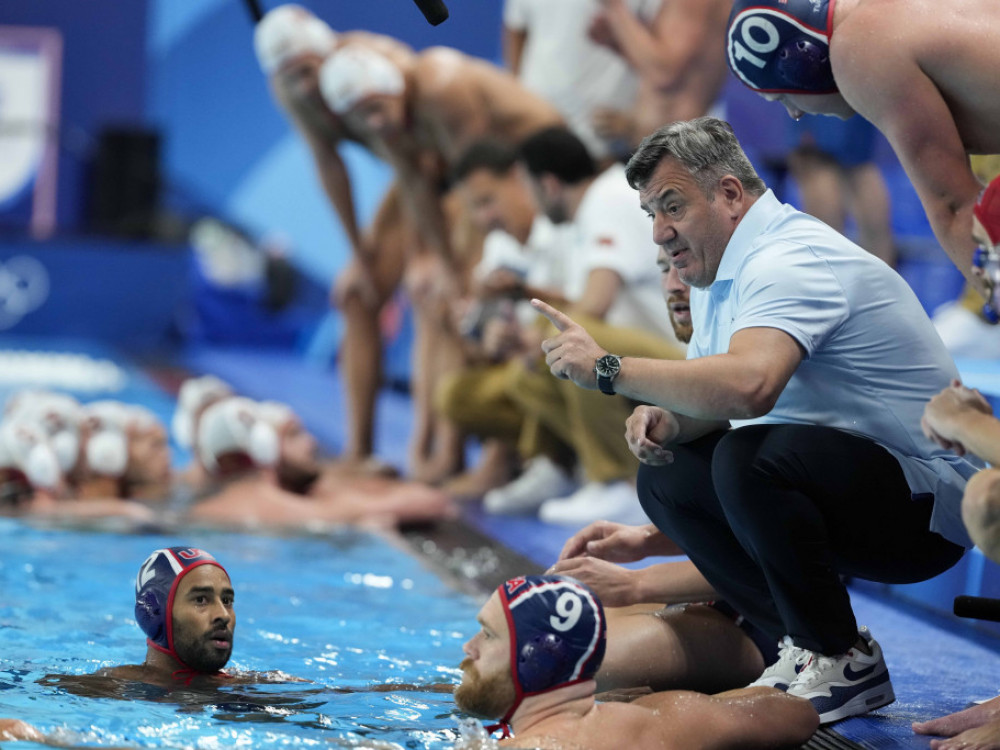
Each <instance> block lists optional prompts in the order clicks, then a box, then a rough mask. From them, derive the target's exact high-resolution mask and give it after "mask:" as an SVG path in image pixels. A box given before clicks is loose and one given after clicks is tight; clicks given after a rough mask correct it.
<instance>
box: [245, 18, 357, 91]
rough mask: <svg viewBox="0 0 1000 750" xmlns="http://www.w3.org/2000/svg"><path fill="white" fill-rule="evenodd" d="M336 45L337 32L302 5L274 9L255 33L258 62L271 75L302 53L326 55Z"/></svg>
mask: <svg viewBox="0 0 1000 750" xmlns="http://www.w3.org/2000/svg"><path fill="white" fill-rule="evenodd" d="M336 44H337V34H336V32H335V31H334V30H333V29H331V28H330V27H329V26H328V25H327V24H326V23H325V22H323V21H321V20H320V19H319V18H317V17H316V16H314V15H313V14H312V13H310V12H309V11H308V10H306V9H305V8H303V7H302V6H301V5H281V6H278V7H277V8H275V9H274V10H272V11H270V12H269V13H268V14H267V15H266V16H264V17H263V18H262V19H261V20H260V23H258V24H257V28H256V29H255V30H254V35H253V46H254V50H256V52H257V61H258V62H259V63H260V67H261V70H263V71H264V72H265V73H267V74H271V73H274V72H275V71H277V70H280V69H281V68H282V67H284V66H285V65H286V64H287V63H289V62H291V61H292V60H294V59H295V58H297V57H301V56H302V55H307V54H315V55H319V56H320V57H324V58H325V57H326V56H327V55H329V54H330V53H331V52H332V51H333V49H334V47H335V46H336Z"/></svg>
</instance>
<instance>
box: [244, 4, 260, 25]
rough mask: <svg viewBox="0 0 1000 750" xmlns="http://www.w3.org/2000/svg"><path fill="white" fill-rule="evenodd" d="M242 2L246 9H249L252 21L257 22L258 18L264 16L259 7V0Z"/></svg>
mask: <svg viewBox="0 0 1000 750" xmlns="http://www.w3.org/2000/svg"><path fill="white" fill-rule="evenodd" d="M243 2H244V4H245V5H246V6H247V11H249V13H250V18H252V19H253V22H254V23H259V22H260V19H262V18H263V17H264V11H262V10H261V9H260V0H243Z"/></svg>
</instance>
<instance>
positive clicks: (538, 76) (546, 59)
mask: <svg viewBox="0 0 1000 750" xmlns="http://www.w3.org/2000/svg"><path fill="white" fill-rule="evenodd" d="M627 3H628V6H629V9H630V10H631V11H632V12H633V13H635V14H637V15H638V16H639V17H641V18H642V19H643V20H645V21H647V22H648V21H650V20H651V19H652V18H653V17H654V16H655V15H656V13H657V12H658V11H659V8H660V0H627ZM600 8H601V3H600V0H507V1H506V3H505V4H504V12H503V21H504V26H506V27H507V28H508V29H511V30H515V31H525V32H527V40H526V42H525V45H524V51H523V52H522V55H521V71H520V76H519V77H520V80H521V83H523V84H524V86H525V88H527V89H528V90H530V91H533V92H534V93H536V94H538V95H539V96H541V97H542V98H543V99H545V100H546V101H548V102H550V103H551V104H552V105H553V106H555V108H556V109H558V110H559V112H560V113H561V114H562V116H563V117H565V118H566V122H567V123H568V124H569V127H570V129H571V130H573V132H574V133H576V134H577V136H579V138H580V140H582V141H583V142H584V143H585V144H586V145H587V148H588V149H589V150H590V151H591V153H592V154H593V155H594V157H595V158H598V159H602V158H604V157H605V156H607V155H608V153H609V149H608V145H607V144H606V143H605V142H604V141H603V140H601V138H600V137H599V136H598V135H597V133H595V132H594V126H593V124H592V123H591V118H592V116H593V113H594V110H595V109H596V108H598V107H609V108H611V109H618V110H628V111H631V109H632V108H633V106H634V105H635V97H636V94H637V93H638V90H639V83H638V78H637V77H636V75H635V73H634V72H633V71H632V69H631V68H630V67H629V66H628V63H626V62H625V60H624V59H623V58H622V57H621V56H620V55H617V54H615V53H614V52H612V51H611V50H609V49H607V48H605V47H602V46H601V45H599V44H596V43H595V42H592V41H591V40H590V37H589V36H588V35H587V29H588V27H589V26H590V22H591V19H592V18H593V17H594V16H595V15H596V14H597V12H598V11H599V10H600Z"/></svg>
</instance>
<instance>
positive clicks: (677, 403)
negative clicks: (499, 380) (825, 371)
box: [532, 300, 803, 421]
mask: <svg viewBox="0 0 1000 750" xmlns="http://www.w3.org/2000/svg"><path fill="white" fill-rule="evenodd" d="M532 305H534V307H535V308H536V309H537V310H538V311H539V312H541V313H542V314H543V315H545V316H546V317H547V318H548V319H549V320H551V321H552V323H553V324H554V325H555V326H556V328H557V329H558V330H559V334H558V335H556V336H554V337H552V338H550V339H546V340H545V342H544V343H543V344H542V350H543V351H544V352H545V355H546V356H545V362H546V364H548V365H549V367H550V369H551V370H552V374H553V375H555V376H556V377H560V378H563V379H568V380H572V381H573V382H574V383H576V384H577V385H579V386H581V387H583V388H590V389H594V388H596V387H597V378H596V375H595V374H594V363H595V362H596V361H597V360H598V359H599V358H600V357H602V356H604V355H605V354H607V352H605V351H604V350H603V349H601V348H600V347H599V346H598V345H597V343H596V342H595V341H594V339H593V338H592V337H591V336H590V335H589V334H588V333H587V332H586V331H585V330H584V329H583V327H582V326H580V325H578V324H577V323H575V322H574V321H573V320H572V319H571V318H570V317H568V316H567V315H564V314H563V313H561V312H559V311H558V310H556V309H554V308H552V307H550V306H548V305H546V304H545V303H544V302H541V301H539V300H534V301H532ZM802 357H803V352H802V348H801V347H800V346H799V344H798V342H797V341H796V340H795V339H793V338H792V337H791V336H790V335H788V334H787V333H785V332H784V331H781V330H778V329H777V328H765V327H759V328H744V329H741V330H739V331H737V332H736V333H734V334H733V336H732V338H731V339H730V342H729V351H728V352H726V353H725V354H715V355H712V356H708V357H698V358H696V359H688V360H663V359H641V358H638V357H626V358H624V359H623V360H622V366H621V372H620V374H619V375H618V378H617V379H616V380H615V390H616V391H617V392H618V393H621V394H622V395H624V396H628V397H629V398H632V399H634V400H636V401H642V402H645V403H648V404H655V405H656V406H659V407H661V408H663V409H666V410H669V411H670V412H674V413H675V414H676V413H680V414H684V415H687V416H688V417H694V418H696V419H699V420H711V421H721V420H729V419H751V418H753V417H759V416H762V415H764V414H767V413H768V412H769V411H770V410H771V409H772V408H773V407H774V404H775V402H776V401H777V400H778V397H779V396H780V395H781V392H782V391H783V390H784V388H785V385H786V384H787V383H788V380H789V378H791V377H792V373H794V372H795V369H796V368H797V367H798V366H799V363H800V362H801V361H802Z"/></svg>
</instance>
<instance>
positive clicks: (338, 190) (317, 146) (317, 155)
mask: <svg viewBox="0 0 1000 750" xmlns="http://www.w3.org/2000/svg"><path fill="white" fill-rule="evenodd" d="M275 98H276V99H277V100H278V102H279V103H280V104H281V105H282V107H283V108H284V110H285V112H287V113H288V117H289V118H290V119H291V121H292V124H293V125H294V126H295V129H296V130H298V131H299V133H300V134H301V135H302V138H303V140H304V141H305V142H306V145H307V146H309V150H310V151H311V152H312V155H313V161H314V163H315V165H316V172H317V174H318V176H319V181H320V185H321V186H322V187H323V192H325V193H326V196H327V198H328V199H329V200H330V203H332V204H333V207H334V209H335V210H336V212H337V217H338V218H339V219H340V224H341V226H342V227H343V228H344V233H345V234H346V235H347V239H348V241H349V242H350V243H351V248H352V250H354V252H355V253H357V252H359V251H360V250H361V248H362V247H363V246H362V242H361V232H360V230H359V228H358V220H357V213H356V212H355V208H354V196H353V195H352V193H351V180H350V177H349V175H348V173H347V167H346V166H345V165H344V161H343V159H342V158H341V156H340V153H339V152H338V151H337V144H338V143H339V142H340V135H341V133H340V132H339V129H338V128H337V127H336V126H335V125H333V121H331V127H330V129H329V132H327V133H324V132H322V131H321V129H320V128H319V127H318V126H317V125H316V124H315V123H314V122H313V121H312V119H313V117H315V115H309V114H306V113H305V112H303V111H301V110H300V109H299V108H298V107H296V106H295V105H294V104H292V103H291V102H290V101H288V100H287V99H286V98H285V97H284V96H283V94H282V93H281V91H280V90H278V89H275ZM331 117H332V115H331Z"/></svg>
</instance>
